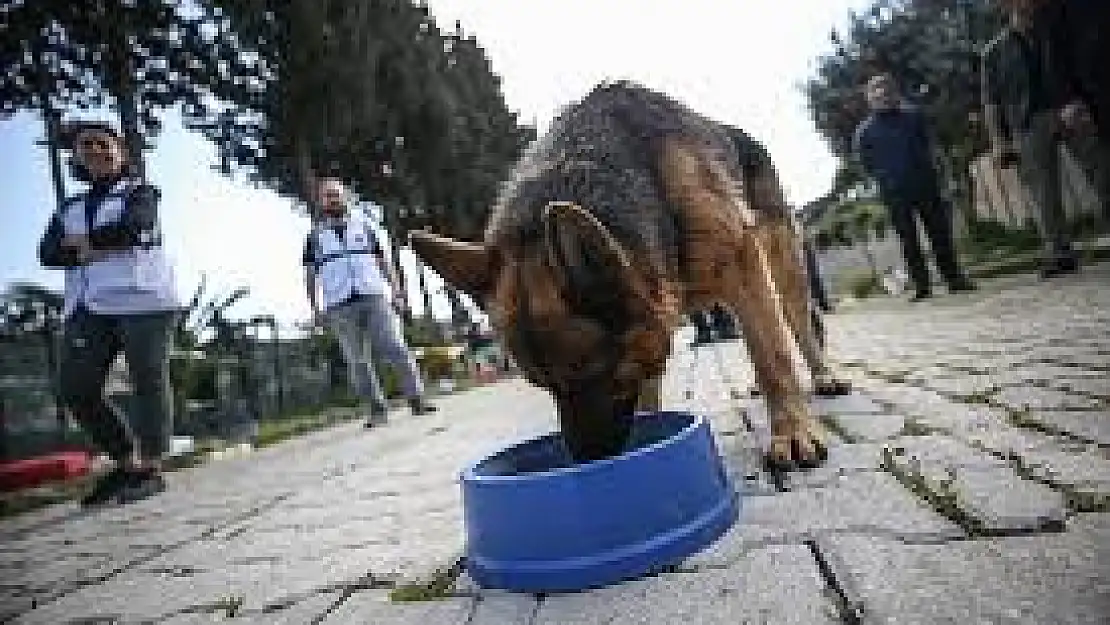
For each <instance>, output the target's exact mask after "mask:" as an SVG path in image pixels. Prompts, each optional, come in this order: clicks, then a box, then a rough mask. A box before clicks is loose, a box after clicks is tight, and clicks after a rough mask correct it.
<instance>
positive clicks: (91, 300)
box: [61, 181, 181, 316]
mask: <svg viewBox="0 0 1110 625" xmlns="http://www.w3.org/2000/svg"><path fill="white" fill-rule="evenodd" d="M132 186H133V183H129V182H127V181H121V182H119V183H117V184H116V186H115V187H113V188H112V190H111V191H109V192H108V195H107V196H106V197H105V198H104V201H103V202H102V203H101V205H100V207H99V208H98V209H97V211H96V216H95V218H94V219H93V228H99V227H101V226H106V225H109V224H113V223H116V222H118V221H120V219H121V218H122V217H123V214H124V210H125V209H126V206H125V202H124V198H125V194H126V193H127V192H128V191H129V190H130V189H131V188H132ZM85 202H86V196H85V195H79V196H77V197H75V198H72V199H71V200H69V202H67V204H66V206H65V208H64V209H63V210H62V213H61V220H62V227H63V230H64V232H65V234H66V235H87V234H88V232H89V228H88V221H87V219H86V213H87V211H86V209H85ZM151 236H152V237H154V240H153V241H152V242H151V244H150V245H148V246H143V247H134V248H130V249H126V250H119V251H114V252H109V253H108V254H107V255H105V256H103V257H102V258H101V259H100V260H97V261H95V262H91V263H89V264H87V265H84V266H82V267H71V268H68V269H66V272H65V315H66V316H69V315H70V314H72V313H73V311H74V309H76V308H77V307H78V306H79V305H83V306H84V307H85V308H87V309H88V310H89V311H90V312H93V313H98V314H106V315H112V314H120V315H123V314H136V313H145V312H161V311H169V310H177V309H179V308H180V307H181V300H180V298H179V297H178V292H177V280H176V277H175V275H174V271H173V267H172V266H171V264H170V262H169V259H168V258H167V257H166V253H165V249H164V248H163V247H162V244H161V241H160V240H158V239H159V238H160V237H159V236H158V233H157V232H155V233H151Z"/></svg>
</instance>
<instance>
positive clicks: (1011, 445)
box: [957, 425, 1058, 456]
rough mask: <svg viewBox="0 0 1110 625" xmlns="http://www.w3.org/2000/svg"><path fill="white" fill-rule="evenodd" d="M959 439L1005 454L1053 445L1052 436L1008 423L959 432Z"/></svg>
mask: <svg viewBox="0 0 1110 625" xmlns="http://www.w3.org/2000/svg"><path fill="white" fill-rule="evenodd" d="M957 436H958V437H959V438H960V439H962V440H964V441H967V442H968V443H970V444H972V445H976V446H978V447H982V448H983V449H987V450H990V451H992V452H996V453H1000V454H1003V455H1006V456H1022V455H1024V454H1026V453H1028V452H1030V451H1033V450H1037V449H1043V448H1046V447H1055V446H1056V445H1057V444H1058V441H1056V440H1055V439H1054V438H1052V437H1049V436H1046V435H1044V434H1041V433H1040V432H1034V431H1030V430H1025V429H1021V428H1016V427H1013V426H1010V425H999V426H995V427H990V428H984V429H981V430H975V431H971V432H961V433H959V434H958V435H957Z"/></svg>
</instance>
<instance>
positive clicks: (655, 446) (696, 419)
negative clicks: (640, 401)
mask: <svg viewBox="0 0 1110 625" xmlns="http://www.w3.org/2000/svg"><path fill="white" fill-rule="evenodd" d="M642 414H651V415H680V416H684V417H692V419H691V421H690V423H689V424H687V425H686V426H685V427H683V428H682V429H681V430H679V431H677V432H675V433H674V434H672V435H671V436H668V437H666V438H664V439H662V440H659V441H656V442H654V443H652V444H650V445H645V446H643V447H637V448H636V449H630V450H628V451H625V452H623V453H621V454H620V455H618V456H613V457H611V458H605V459H602V460H594V461H593V462H590V463H587V464H576V465H573V466H569V467H558V468H554V469H548V470H546V471H534V472H531V473H523V474H515V475H479V474H478V473H476V472H475V470H476V469H477V468H478V467H480V466H482V465H483V464H485V463H486V462H489V461H490V460H492V459H493V458H495V457H496V456H499V455H501V454H503V453H505V452H507V451H509V450H511V449H515V448H517V447H521V446H523V445H527V444H529V443H532V442H534V441H538V440H541V439H544V438H548V437H551V436H557V435H558V432H557V431H556V432H548V433H547V434H543V435H540V436H535V437H532V438H529V439H526V440H523V441H520V442H518V443H515V444H513V445H510V446H508V447H505V448H502V449H500V450H498V451H495V452H493V453H491V454H489V455H487V456H485V457H483V458H482V459H481V460H478V461H477V462H474V463H471V465H470V466H469V467H467V468H466V469H465V470H464V471H462V473H460V474H459V480H460V481H461V482H484V483H502V482H521V481H531V480H539V479H549V478H555V477H560V476H562V475H566V474H571V473H591V472H595V471H601V470H603V469H606V468H608V467H610V466H613V465H614V464H616V463H617V462H624V461H627V460H631V459H633V458H636V457H638V456H644V455H647V454H650V453H654V452H655V451H657V450H659V449H661V448H663V447H664V446H667V445H670V444H673V443H674V442H678V441H680V440H685V439H687V438H689V437H691V436H693V434H694V432H695V431H696V430H698V429H699V428H701V427H702V426H703V425H707V424H708V423H709V421H708V419H706V417H705V415H703V414H699V413H694V412H688V411H685V410H653V411H639V412H636V413H634V416H635V415H642Z"/></svg>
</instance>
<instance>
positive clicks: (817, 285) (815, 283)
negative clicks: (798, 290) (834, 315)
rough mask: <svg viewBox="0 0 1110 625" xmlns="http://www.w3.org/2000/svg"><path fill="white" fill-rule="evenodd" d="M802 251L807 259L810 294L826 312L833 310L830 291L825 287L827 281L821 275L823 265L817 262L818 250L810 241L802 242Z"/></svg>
mask: <svg viewBox="0 0 1110 625" xmlns="http://www.w3.org/2000/svg"><path fill="white" fill-rule="evenodd" d="M802 253H803V254H804V255H805V261H806V277H808V278H809V295H810V297H812V298H813V301H814V302H816V303H817V306H818V307H820V308H821V310H823V311H825V312H831V311H832V301H830V300H829V292H828V291H827V290H826V289H825V281H824V279H823V278H822V276H821V265H820V263H818V262H817V252H816V251H815V250H814V249H813V245H811V244H810V243H809V241H805V242H804V243H802Z"/></svg>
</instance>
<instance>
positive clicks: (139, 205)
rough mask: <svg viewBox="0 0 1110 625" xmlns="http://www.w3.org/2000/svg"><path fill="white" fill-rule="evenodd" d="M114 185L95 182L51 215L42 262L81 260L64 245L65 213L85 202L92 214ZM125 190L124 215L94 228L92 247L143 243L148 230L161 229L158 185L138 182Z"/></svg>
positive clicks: (70, 264)
mask: <svg viewBox="0 0 1110 625" xmlns="http://www.w3.org/2000/svg"><path fill="white" fill-rule="evenodd" d="M111 186H113V185H94V186H93V187H92V188H90V189H89V191H88V192H86V193H81V194H78V195H75V196H73V197H71V198H69V199H68V200H66V202H65V204H64V206H63V208H62V210H61V211H58V212H55V213H54V215H52V216H51V218H50V223H49V224H48V225H47V227H46V232H45V233H44V234H43V237H42V240H41V241H40V242H39V262H40V263H42V266H43V267H47V268H51V269H62V268H68V267H76V266H78V265H79V264H80V262H79V259H78V257H77V255H76V253H75V252H74V250H72V249H69V248H65V247H62V238H63V237H64V236H65V226H64V223H63V221H62V220H63V213H64V212H65V211H66V210H69V209H70V208H71V207H72V206H73V205H74V203H76V202H83V203H85V205H86V211H87V212H88V213H89V214H95V211H96V209H97V208H98V207H99V206H100V204H101V203H102V202H103V201H104V199H105V197H106V195H107V193H108V191H109V190H110V189H111ZM124 193H125V199H124V202H125V206H124V211H123V215H122V218H121V219H120V220H119V221H118V222H115V223H111V224H108V225H105V226H101V227H99V228H92V229H90V230H89V246H90V247H91V248H93V249H98V250H116V249H128V248H132V247H139V246H140V245H143V244H144V243H145V242H146V241H144V238H145V237H144V234H147V233H152V232H153V231H155V230H156V229H157V223H158V201H159V198H160V197H161V193H160V192H159V191H158V189H157V188H156V187H153V186H150V185H136V186H134V187H131V188H130V189H128V190H126V191H125V192H124Z"/></svg>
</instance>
